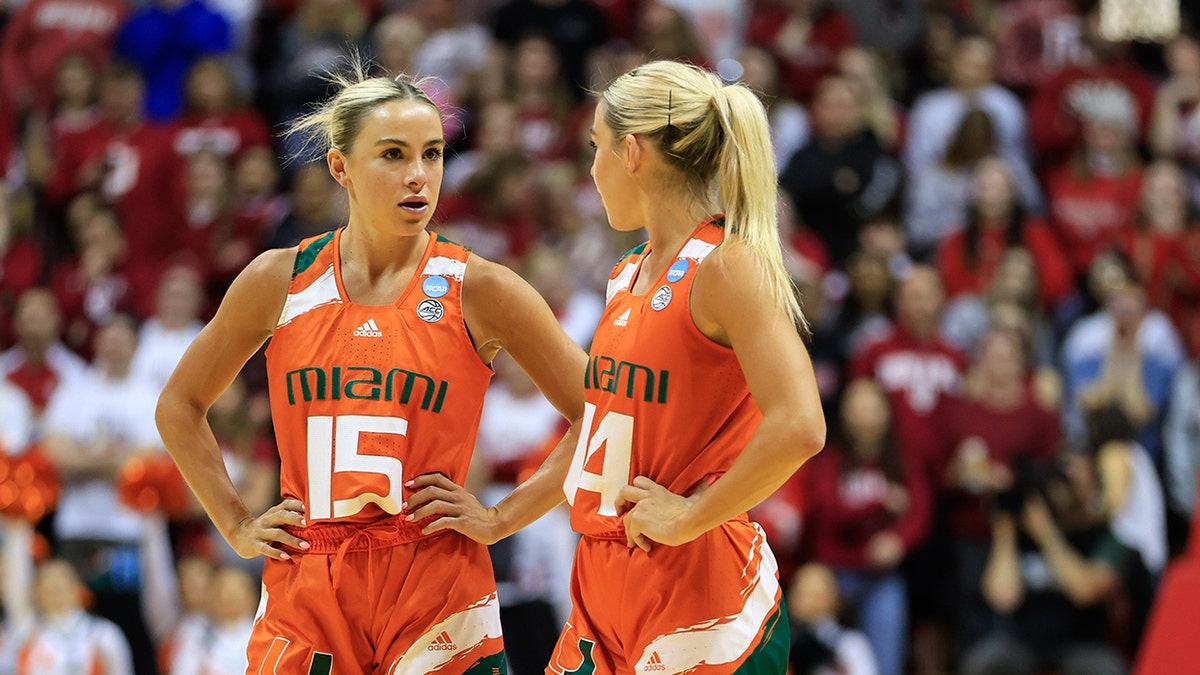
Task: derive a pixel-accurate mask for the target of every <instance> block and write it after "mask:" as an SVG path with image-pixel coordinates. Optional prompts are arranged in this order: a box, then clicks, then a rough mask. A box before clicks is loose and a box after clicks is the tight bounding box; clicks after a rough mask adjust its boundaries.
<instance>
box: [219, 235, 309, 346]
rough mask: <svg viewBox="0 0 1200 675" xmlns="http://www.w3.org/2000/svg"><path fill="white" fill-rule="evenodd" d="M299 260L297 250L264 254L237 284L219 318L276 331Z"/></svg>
mask: <svg viewBox="0 0 1200 675" xmlns="http://www.w3.org/2000/svg"><path fill="white" fill-rule="evenodd" d="M295 260H296V248H294V247H293V248H278V249H271V250H269V251H265V252H263V253H260V254H259V255H258V256H257V257H255V258H254V260H251V261H250V263H249V264H248V265H246V267H245V269H243V270H242V271H241V273H240V274H238V276H237V278H236V279H235V280H234V281H233V284H232V285H231V286H230V287H229V291H228V292H226V294H225V298H224V300H222V301H221V307H220V309H218V311H217V317H215V318H216V319H221V318H227V319H232V320H234V321H237V322H239V323H244V324H249V325H252V326H256V327H261V328H262V329H263V330H264V331H265V332H267V333H270V332H272V331H273V330H274V327H275V321H276V320H277V319H278V318H279V316H280V314H282V312H283V305H284V302H285V301H286V300H287V291H288V285H289V284H290V283H291V279H292V266H293V264H294V263H295Z"/></svg>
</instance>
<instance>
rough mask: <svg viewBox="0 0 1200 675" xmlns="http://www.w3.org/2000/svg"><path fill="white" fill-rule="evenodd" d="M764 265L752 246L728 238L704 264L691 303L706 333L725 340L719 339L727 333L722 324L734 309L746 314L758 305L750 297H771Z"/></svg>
mask: <svg viewBox="0 0 1200 675" xmlns="http://www.w3.org/2000/svg"><path fill="white" fill-rule="evenodd" d="M762 265H763V263H762V261H761V259H760V258H759V256H758V254H756V253H755V252H754V251H753V250H751V249H750V248H749V247H747V246H744V245H742V244H739V243H736V242H728V241H727V242H725V243H723V244H721V245H720V246H718V247H717V248H716V249H714V250H713V252H712V253H710V254H709V255H708V257H706V258H705V259H704V261H703V262H702V263H700V266H699V267H698V268H697V269H696V279H695V281H694V282H693V283H692V293H691V300H690V303H691V307H692V318H693V319H694V320H695V322H696V326H697V327H698V328H699V329H700V330H701V331H702V332H704V333H705V334H706V335H708V336H709V337H713V338H714V339H718V341H720V342H723V341H724V340H721V339H719V338H720V336H721V335H723V333H724V331H723V330H722V329H721V328H720V326H721V325H723V324H724V323H725V322H726V321H727V320H728V319H729V318H730V316H729V313H730V312H734V311H736V312H738V313H739V314H740V313H744V312H745V311H746V310H748V309H750V308H752V307H754V306H756V303H754V302H747V300H751V299H753V298H759V299H763V298H767V297H769V295H768V294H767V289H766V284H765V279H766V277H765V275H764V274H763V266H762ZM764 305H765V303H761V302H760V303H757V306H764Z"/></svg>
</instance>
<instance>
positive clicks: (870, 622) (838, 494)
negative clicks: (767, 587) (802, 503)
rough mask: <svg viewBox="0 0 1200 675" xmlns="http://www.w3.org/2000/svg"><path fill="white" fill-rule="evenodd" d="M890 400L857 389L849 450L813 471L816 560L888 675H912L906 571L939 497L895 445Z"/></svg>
mask: <svg viewBox="0 0 1200 675" xmlns="http://www.w3.org/2000/svg"><path fill="white" fill-rule="evenodd" d="M889 422H890V413H889V410H888V402H887V398H886V397H885V396H884V394H883V391H882V390H880V388H879V385H877V384H876V383H875V382H874V381H872V380H867V379H862V380H856V381H854V382H851V383H850V384H849V385H848V386H847V387H846V391H845V393H844V394H843V398H842V405H841V429H842V433H841V443H840V444H832V445H831V447H829V448H827V449H826V450H825V452H822V453H821V454H820V455H819V456H817V457H816V458H814V459H813V461H812V462H811V463H810V464H809V465H808V466H806V467H805V469H804V474H805V476H806V479H807V480H806V481H805V493H806V495H807V496H808V498H809V501H808V503H809V505H810V507H809V509H808V512H807V514H806V515H807V518H806V522H807V523H808V524H809V525H808V528H809V529H808V535H807V536H808V537H809V541H810V542H811V552H812V557H813V559H814V560H816V561H817V562H821V563H824V564H826V565H829V566H830V567H832V568H833V569H834V571H835V572H836V574H837V578H838V586H839V591H840V593H841V595H842V597H843V599H844V600H845V601H846V604H847V605H849V607H850V608H851V609H852V611H853V613H854V614H855V615H856V616H857V619H858V625H859V626H860V627H861V628H862V630H863V632H864V633H866V635H867V640H868V641H869V642H870V643H871V647H872V649H873V650H874V652H875V657H876V659H877V660H878V662H879V672H880V673H881V674H882V675H900V674H901V673H903V672H904V658H905V643H906V642H907V639H908V627H907V623H908V594H907V590H906V588H905V583H904V578H903V576H902V575H901V574H900V572H899V570H898V567H899V565H900V563H901V562H902V561H903V560H904V558H905V556H906V555H907V554H908V552H909V551H911V550H913V549H914V548H916V547H917V546H918V545H920V544H921V543H922V542H923V541H924V539H925V536H926V534H927V533H928V532H929V525H930V517H931V512H932V502H933V490H932V488H931V486H930V485H929V483H928V481H927V480H926V476H925V471H924V469H923V467H922V466H921V465H920V463H918V462H914V461H912V459H911V458H905V456H903V455H900V454H898V453H897V452H896V450H895V447H894V446H893V445H892V442H891V439H890V438H889V426H890V424H889Z"/></svg>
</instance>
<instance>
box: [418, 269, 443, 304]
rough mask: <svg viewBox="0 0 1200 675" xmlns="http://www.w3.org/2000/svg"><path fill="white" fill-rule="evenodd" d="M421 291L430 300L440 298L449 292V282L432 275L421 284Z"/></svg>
mask: <svg viewBox="0 0 1200 675" xmlns="http://www.w3.org/2000/svg"><path fill="white" fill-rule="evenodd" d="M421 290H422V291H424V292H425V295H428V296H429V297H431V298H440V297H442V296H443V295H445V294H446V293H448V292H449V291H450V282H449V281H446V278H445V277H441V276H438V275H436V274H435V275H433V276H431V277H425V280H424V281H422V282H421Z"/></svg>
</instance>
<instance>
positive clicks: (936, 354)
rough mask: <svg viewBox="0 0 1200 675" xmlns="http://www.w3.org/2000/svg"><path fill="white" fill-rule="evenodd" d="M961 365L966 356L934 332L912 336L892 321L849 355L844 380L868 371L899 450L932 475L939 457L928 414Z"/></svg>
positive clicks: (957, 381)
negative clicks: (883, 399) (887, 408)
mask: <svg viewBox="0 0 1200 675" xmlns="http://www.w3.org/2000/svg"><path fill="white" fill-rule="evenodd" d="M966 367H967V359H966V357H964V356H963V355H962V353H961V352H959V351H958V350H957V349H955V348H954V347H951V346H950V345H949V344H947V343H945V342H943V341H942V340H941V339H940V338H934V339H933V340H931V341H929V342H918V341H917V340H916V339H915V338H913V337H912V336H911V335H908V334H907V333H905V332H904V331H903V330H902V329H901V328H900V327H898V326H897V327H893V328H892V329H891V330H889V331H888V332H886V333H884V334H883V335H882V336H880V337H879V338H878V339H877V340H875V341H874V342H871V343H869V344H868V345H867V346H865V347H863V349H862V351H861V353H859V354H857V355H855V356H854V357H853V359H852V360H851V361H850V366H849V369H848V371H847V372H848V373H849V377H848V378H847V381H852V380H855V379H858V378H860V377H872V378H874V379H875V381H876V382H878V383H879V386H880V387H882V388H883V391H884V392H885V393H887V396H888V402H889V403H890V405H891V408H892V420H893V422H892V430H893V437H894V438H895V440H896V446H897V448H898V449H899V451H900V456H901V457H907V458H911V459H914V460H920V461H922V462H924V463H926V464H928V467H927V471H929V472H930V473H929V475H931V476H933V475H936V473H935V471H934V470H935V469H936V468H937V467H936V464H935V463H936V462H937V461H938V459H939V457H938V454H939V453H938V452H937V434H936V433H935V430H934V422H933V415H934V412H935V411H936V410H937V408H938V405H939V404H940V403H941V401H942V399H944V398H945V397H947V396H949V395H952V394H954V393H955V392H957V391H958V390H959V388H960V386H961V383H962V375H963V372H964V371H965V370H966Z"/></svg>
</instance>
